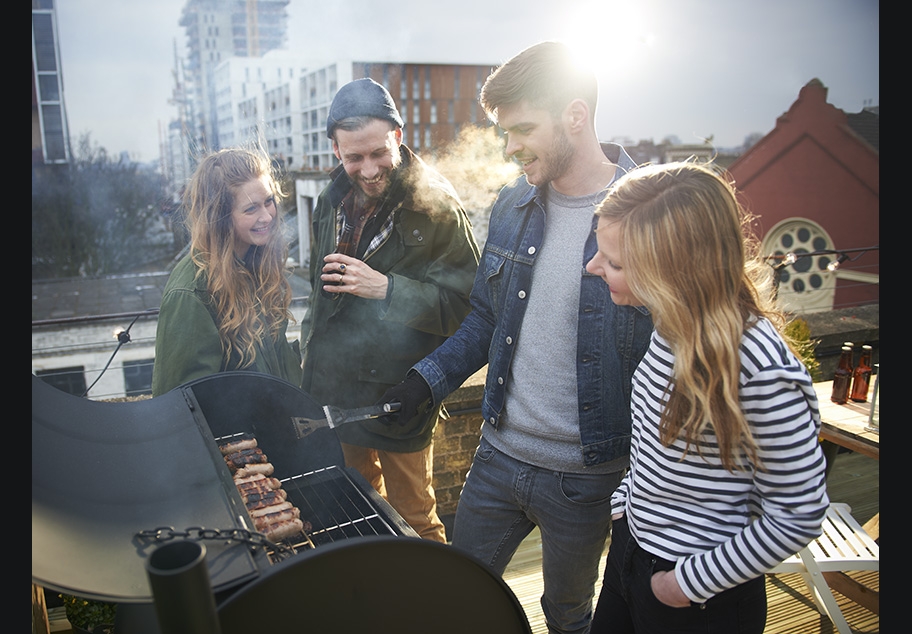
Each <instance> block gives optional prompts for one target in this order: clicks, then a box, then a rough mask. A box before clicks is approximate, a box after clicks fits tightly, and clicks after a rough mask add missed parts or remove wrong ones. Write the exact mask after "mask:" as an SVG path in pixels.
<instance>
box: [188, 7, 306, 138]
mask: <svg viewBox="0 0 912 634" xmlns="http://www.w3.org/2000/svg"><path fill="white" fill-rule="evenodd" d="M289 1H290V0H187V4H186V5H184V9H183V12H182V14H181V19H180V25H181V26H182V27H184V29H185V32H186V34H187V58H186V71H187V76H188V84H189V86H190V89H191V90H192V95H193V101H194V102H195V104H196V110H195V117H196V120H195V121H194V122H193V130H194V132H195V134H196V135H197V137H198V143H197V145H198V146H199V147H202V148H210V149H214V148H216V147H218V146H217V143H218V133H219V131H218V115H217V107H216V104H217V99H216V85H215V70H216V68H217V67H218V66H219V64H221V63H222V62H223V61H225V60H227V59H229V58H231V57H262V56H263V55H265V54H266V53H268V52H269V51H272V50H275V49H279V48H281V47H282V46H284V44H285V41H286V31H287V18H288V14H287V12H286V7H287V6H288V3H289Z"/></svg>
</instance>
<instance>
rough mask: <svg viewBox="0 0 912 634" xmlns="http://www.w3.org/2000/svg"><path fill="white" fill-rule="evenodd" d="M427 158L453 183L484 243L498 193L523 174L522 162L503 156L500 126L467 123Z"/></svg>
mask: <svg viewBox="0 0 912 634" xmlns="http://www.w3.org/2000/svg"><path fill="white" fill-rule="evenodd" d="M426 160H427V162H428V164H430V165H431V166H433V167H434V168H435V169H436V170H437V171H438V172H440V173H441V174H442V175H443V176H445V177H446V178H447V180H449V181H450V183H452V184H453V187H454V188H455V189H456V193H457V194H459V198H460V200H462V204H463V207H465V210H466V213H468V216H469V219H470V220H471V221H472V230H473V232H474V234H475V239H476V240H477V241H478V245H479V247H483V246H484V243H485V239H486V238H487V235H488V216H489V215H490V213H491V207H492V206H493V205H494V200H495V199H496V198H497V194H498V193H499V192H500V190H501V188H503V186H504V185H506V184H508V183H510V182H512V181H513V180H514V179H516V178H517V177H518V176H519V175H520V174H521V171H520V169H519V166H518V165H517V164H516V163H514V162H513V161H510V160H508V159H507V158H506V157H505V156H504V143H503V139H501V138H500V136H499V135H498V134H497V128H496V127H495V126H489V127H484V128H483V127H478V126H466V127H465V128H463V129H462V131H460V133H459V136H458V137H457V138H456V140H455V141H453V142H452V143H450V144H448V145H447V146H446V148H444V149H443V150H442V151H441V152H440V153H439V154H438V155H437V156H436V157H426Z"/></svg>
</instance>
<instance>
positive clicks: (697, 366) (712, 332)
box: [586, 162, 829, 634]
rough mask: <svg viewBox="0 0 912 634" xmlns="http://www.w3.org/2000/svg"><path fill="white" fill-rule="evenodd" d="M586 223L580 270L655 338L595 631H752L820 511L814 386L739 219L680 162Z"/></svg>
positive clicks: (638, 174) (612, 196)
mask: <svg viewBox="0 0 912 634" xmlns="http://www.w3.org/2000/svg"><path fill="white" fill-rule="evenodd" d="M596 215H597V216H598V227H597V229H596V232H597V239H598V247H599V249H598V253H597V254H596V255H595V257H594V258H593V259H592V260H591V261H590V262H589V263H588V265H587V266H586V268H587V270H588V271H589V272H590V273H592V274H595V275H598V276H600V277H601V278H602V279H603V280H604V281H605V282H606V283H607V284H608V286H609V287H610V292H611V297H612V299H613V300H614V301H615V303H617V304H627V305H637V306H645V307H646V308H647V309H648V310H649V311H650V313H651V314H652V319H653V324H654V327H655V330H654V332H653V335H652V341H651V343H650V346H649V349H648V350H647V352H646V355H645V356H644V357H643V360H642V361H641V362H640V364H639V366H638V367H637V369H636V372H635V373H634V376H633V385H632V390H633V391H632V395H631V414H632V418H633V430H632V438H631V452H630V469H629V471H628V473H627V475H626V476H625V477H624V479H623V480H622V481H621V484H620V486H619V487H618V488H617V490H616V491H615V493H614V495H613V496H612V520H613V532H612V538H611V547H610V550H609V553H608V561H607V566H606V570H605V579H604V584H603V589H602V592H601V595H600V597H599V601H598V606H597V608H596V611H595V616H594V618H593V623H592V632H593V634H595V633H597V632H609V631H610V632H612V634H615V633H621V632H648V633H650V634H652V633H663V632H685V631H686V632H691V631H701V632H719V633H722V632H725V633H729V632H742V633H746V632H752V633H757V634H759V633H761V632H762V631H763V629H764V627H765V624H766V589H765V581H764V573H765V572H766V571H768V570H770V569H771V568H773V567H774V566H776V565H777V564H778V563H779V562H781V561H782V560H783V559H785V558H786V557H789V556H790V555H792V554H794V553H795V552H797V551H798V550H800V549H801V548H803V547H804V546H805V545H807V544H808V543H809V542H810V541H811V540H812V539H814V538H815V537H817V536H818V535H819V534H820V532H821V523H822V521H823V518H824V515H825V513H826V509H827V506H828V504H829V500H828V498H827V494H826V482H825V476H824V467H825V462H824V458H823V453H822V451H821V449H820V443H819V442H818V440H817V438H818V434H819V431H820V415H819V412H818V405H817V397H816V395H815V392H814V386H813V383H812V381H811V377H810V375H809V374H808V371H807V369H806V368H805V366H804V365H803V364H802V363H801V361H800V360H799V359H798V357H797V356H796V355H795V354H794V353H793V351H792V349H791V347H790V345H789V343H788V341H787V340H786V339H785V338H784V336H783V335H782V334H781V330H782V327H783V325H784V320H783V318H782V315H781V314H780V313H779V312H778V311H777V310H776V309H775V307H774V306H773V304H772V303H771V301H770V299H769V298H770V297H771V295H770V293H769V292H768V289H767V283H768V281H769V270H768V269H767V268H765V267H763V266H762V263H761V261H760V260H759V259H758V258H756V257H755V256H754V254H753V253H751V245H752V244H753V241H752V240H751V239H750V238H749V237H748V234H747V233H746V232H745V231H744V229H745V227H746V225H747V220H748V215H747V214H746V213H745V212H744V210H743V209H742V208H741V207H740V205H739V204H738V201H737V197H736V192H735V189H734V187H733V186H732V185H731V184H730V183H729V182H727V181H726V180H725V179H724V178H722V177H721V176H720V174H718V173H717V172H715V171H713V170H712V169H710V168H709V167H707V166H701V165H698V164H696V163H691V162H685V163H674V164H664V165H656V166H647V167H642V168H639V169H636V170H634V171H632V172H631V173H630V174H628V175H626V176H625V177H623V178H622V179H620V180H619V181H618V184H617V187H616V188H615V189H614V190H613V191H611V192H610V193H609V194H608V196H607V197H606V198H605V200H604V201H603V202H602V203H601V205H600V206H599V207H598V209H597V210H596Z"/></svg>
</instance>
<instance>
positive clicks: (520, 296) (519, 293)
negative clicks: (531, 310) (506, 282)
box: [516, 291, 526, 299]
mask: <svg viewBox="0 0 912 634" xmlns="http://www.w3.org/2000/svg"><path fill="white" fill-rule="evenodd" d="M516 295H517V296H518V297H519V298H520V299H525V298H526V291H519V292H518V293H517V294H516Z"/></svg>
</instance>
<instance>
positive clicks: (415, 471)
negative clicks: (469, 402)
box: [342, 443, 446, 543]
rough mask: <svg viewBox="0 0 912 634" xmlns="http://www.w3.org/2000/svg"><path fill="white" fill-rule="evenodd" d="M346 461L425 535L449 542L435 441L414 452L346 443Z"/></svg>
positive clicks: (420, 533)
mask: <svg viewBox="0 0 912 634" xmlns="http://www.w3.org/2000/svg"><path fill="white" fill-rule="evenodd" d="M342 452H343V453H344V454H345V464H346V465H348V466H349V467H352V468H353V469H356V470H357V471H358V472H359V473H360V474H361V475H362V476H364V479H365V480H367V481H368V482H369V483H370V485H371V486H372V487H374V489H375V490H376V491H377V493H379V494H380V495H381V496H383V498H384V499H385V500H386V501H387V502H389V503H390V506H392V507H393V508H394V509H396V512H397V513H399V515H401V516H402V519H404V520H405V521H406V522H407V523H408V525H409V526H411V527H412V528H413V529H415V532H416V533H418V535H419V536H420V537H421V538H423V539H430V540H433V541H438V542H442V543H446V530H445V529H444V527H443V522H441V521H440V518H439V517H437V498H436V496H435V495H434V487H433V485H432V484H431V480H432V477H433V474H434V444H433V443H431V444H430V445H428V446H427V448H425V449H422V450H421V451H415V452H412V453H398V452H393V451H382V450H379V449H371V448H369V447H359V446H356V445H349V444H346V443H342Z"/></svg>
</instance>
